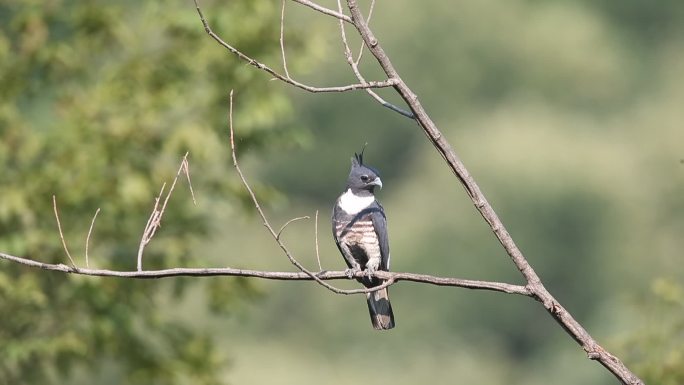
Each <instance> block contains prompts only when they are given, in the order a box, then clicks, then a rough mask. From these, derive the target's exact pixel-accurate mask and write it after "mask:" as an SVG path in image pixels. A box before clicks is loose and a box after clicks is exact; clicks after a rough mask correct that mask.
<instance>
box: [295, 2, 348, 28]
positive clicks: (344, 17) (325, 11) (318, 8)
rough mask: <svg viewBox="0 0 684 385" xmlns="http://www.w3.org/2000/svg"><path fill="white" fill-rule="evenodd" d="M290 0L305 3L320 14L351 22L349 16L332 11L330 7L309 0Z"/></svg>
mask: <svg viewBox="0 0 684 385" xmlns="http://www.w3.org/2000/svg"><path fill="white" fill-rule="evenodd" d="M292 1H294V2H295V3H299V4H302V5H305V6H307V7H309V8H311V9H314V10H316V11H318V12H320V13H322V14H325V15H328V16H332V17H336V18H338V19H340V20H343V21H345V22H347V23H350V24H352V23H353V22H352V19H351V17H349V16H347V15H345V14H343V13H342V12H335V11H333V10H332V9H329V8H325V7H323V6H321V5H318V4H316V3H314V2H311V1H309V0H292Z"/></svg>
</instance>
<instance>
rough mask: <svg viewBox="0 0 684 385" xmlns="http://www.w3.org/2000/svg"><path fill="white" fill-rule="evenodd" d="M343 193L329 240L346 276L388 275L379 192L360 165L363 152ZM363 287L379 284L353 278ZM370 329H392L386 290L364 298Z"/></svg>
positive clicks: (372, 174) (374, 175) (374, 176)
mask: <svg viewBox="0 0 684 385" xmlns="http://www.w3.org/2000/svg"><path fill="white" fill-rule="evenodd" d="M354 155H355V157H354V158H352V167H351V171H350V172H349V177H348V178H347V187H346V189H345V192H344V193H342V195H340V197H339V198H338V199H337V202H336V203H335V207H334V209H333V216H332V230H333V237H334V238H335V243H336V244H337V248H338V249H339V250H340V252H341V253H342V256H343V257H344V260H345V262H346V263H347V266H348V267H349V269H350V273H353V272H357V271H360V270H365V271H367V272H369V273H372V272H374V271H376V270H382V271H389V264H390V252H389V241H388V239H387V219H386V218H385V211H384V210H383V208H382V206H381V205H380V203H378V201H376V200H375V195H374V193H375V188H376V187H377V188H382V181H381V180H380V175H379V173H378V172H377V171H376V170H375V169H373V168H371V167H368V166H366V165H364V164H363V152H361V154H360V155H359V154H354ZM357 280H358V281H359V282H361V283H362V284H363V285H364V286H365V287H367V288H371V287H375V286H378V285H380V284H382V281H381V280H379V279H377V278H371V277H369V276H364V277H362V278H357ZM366 299H367V302H368V311H369V312H370V316H371V322H372V323H373V327H374V328H375V329H378V330H385V329H391V328H393V327H394V314H393V313H392V306H391V305H390V302H389V296H388V290H387V288H385V289H381V290H378V291H375V292H373V293H369V294H367V295H366Z"/></svg>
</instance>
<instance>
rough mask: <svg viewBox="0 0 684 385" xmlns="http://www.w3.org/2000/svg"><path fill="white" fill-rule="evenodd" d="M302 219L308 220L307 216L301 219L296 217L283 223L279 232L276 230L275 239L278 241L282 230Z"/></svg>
mask: <svg viewBox="0 0 684 385" xmlns="http://www.w3.org/2000/svg"><path fill="white" fill-rule="evenodd" d="M302 219H309V216H308V215H304V216H303V217H297V218H292V219H290V220H289V221H287V222H285V224H284V225H282V226H280V230H278V234H277V235H276V239H280V234H282V232H283V230H285V228H286V227H287V226H288V225H289V224H290V223H292V222H296V221H299V220H302Z"/></svg>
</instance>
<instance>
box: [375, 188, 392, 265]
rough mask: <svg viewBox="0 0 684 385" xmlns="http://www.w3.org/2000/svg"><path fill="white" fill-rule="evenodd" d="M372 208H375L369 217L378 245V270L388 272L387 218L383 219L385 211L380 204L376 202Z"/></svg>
mask: <svg viewBox="0 0 684 385" xmlns="http://www.w3.org/2000/svg"><path fill="white" fill-rule="evenodd" d="M373 206H376V207H373V209H372V210H371V212H370V216H371V220H372V221H373V228H374V229H375V234H376V235H377V236H378V244H379V245H380V270H384V271H389V266H390V250H389V239H388V236H387V218H386V217H385V210H384V209H383V208H382V206H381V205H380V203H378V202H377V201H376V202H374V203H373Z"/></svg>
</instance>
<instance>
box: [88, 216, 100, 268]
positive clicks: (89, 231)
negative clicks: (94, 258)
mask: <svg viewBox="0 0 684 385" xmlns="http://www.w3.org/2000/svg"><path fill="white" fill-rule="evenodd" d="M99 213H100V208H99V207H98V208H97V210H96V211H95V215H93V220H92V221H90V228H89V229H88V236H87V237H86V244H85V260H86V267H87V268H90V262H89V261H88V244H89V243H90V234H91V233H92V232H93V227H94V226H95V219H96V218H97V214H99Z"/></svg>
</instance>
